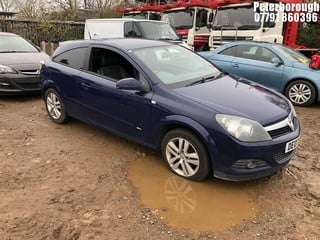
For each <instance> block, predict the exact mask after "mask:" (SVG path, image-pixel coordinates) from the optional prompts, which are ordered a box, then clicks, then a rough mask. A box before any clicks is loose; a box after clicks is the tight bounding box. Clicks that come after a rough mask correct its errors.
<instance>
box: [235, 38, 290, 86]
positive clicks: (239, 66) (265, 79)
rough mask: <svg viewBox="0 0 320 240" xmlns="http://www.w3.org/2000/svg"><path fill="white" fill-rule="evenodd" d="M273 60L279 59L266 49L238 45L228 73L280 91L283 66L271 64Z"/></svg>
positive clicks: (256, 46)
mask: <svg viewBox="0 0 320 240" xmlns="http://www.w3.org/2000/svg"><path fill="white" fill-rule="evenodd" d="M275 58H279V57H278V56H277V55H276V54H275V53H274V52H273V51H271V50H269V49H268V48H266V47H262V46H258V45H251V44H250V45H238V47H237V54H236V57H235V58H233V60H232V64H231V68H232V70H231V71H230V72H232V73H233V74H235V75H238V76H241V77H244V78H247V79H249V80H252V81H254V82H257V83H260V84H262V85H265V86H267V87H270V88H273V89H275V90H277V91H280V86H281V81H282V78H283V70H284V65H283V64H279V63H278V64H276V63H272V59H275Z"/></svg>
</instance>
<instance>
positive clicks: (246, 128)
mask: <svg viewBox="0 0 320 240" xmlns="http://www.w3.org/2000/svg"><path fill="white" fill-rule="evenodd" d="M216 120H217V122H218V123H219V124H220V125H221V126H222V127H223V128H224V129H225V130H226V131H227V132H228V133H229V134H230V135H231V136H233V137H235V138H236V139H238V140H239V141H243V142H260V141H268V140H272V139H271V137H270V135H269V134H268V133H267V132H266V131H265V130H264V128H263V127H262V126H261V124H260V123H258V122H256V121H253V120H250V119H247V118H242V117H237V116H232V115H225V114H217V115H216Z"/></svg>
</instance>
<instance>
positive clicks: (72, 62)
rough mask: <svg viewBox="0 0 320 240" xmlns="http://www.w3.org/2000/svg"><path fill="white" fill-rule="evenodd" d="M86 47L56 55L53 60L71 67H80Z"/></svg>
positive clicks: (81, 66)
mask: <svg viewBox="0 0 320 240" xmlns="http://www.w3.org/2000/svg"><path fill="white" fill-rule="evenodd" d="M86 52H87V48H75V49H71V50H69V51H66V52H64V53H61V54H60V55H58V56H56V57H55V58H54V59H53V61H54V62H57V63H62V64H65V65H68V66H70V67H73V68H77V69H82V68H83V64H84V59H85V57H86Z"/></svg>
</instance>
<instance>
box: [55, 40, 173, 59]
mask: <svg viewBox="0 0 320 240" xmlns="http://www.w3.org/2000/svg"><path fill="white" fill-rule="evenodd" d="M90 45H96V46H97V45H100V46H109V47H115V48H117V49H120V50H122V51H128V50H133V49H139V48H146V47H156V46H167V45H173V44H172V43H169V42H165V41H156V40H147V39H138V38H108V39H91V40H73V41H66V42H62V43H60V47H59V48H58V49H57V50H56V51H55V53H54V55H58V54H60V53H61V52H65V51H67V50H69V49H73V48H79V47H88V46H90Z"/></svg>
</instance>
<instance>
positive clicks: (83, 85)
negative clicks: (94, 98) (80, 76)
mask: <svg viewBox="0 0 320 240" xmlns="http://www.w3.org/2000/svg"><path fill="white" fill-rule="evenodd" d="M80 85H81V87H83V88H87V89H88V88H92V86H91V85H90V84H89V83H81V84H80Z"/></svg>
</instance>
